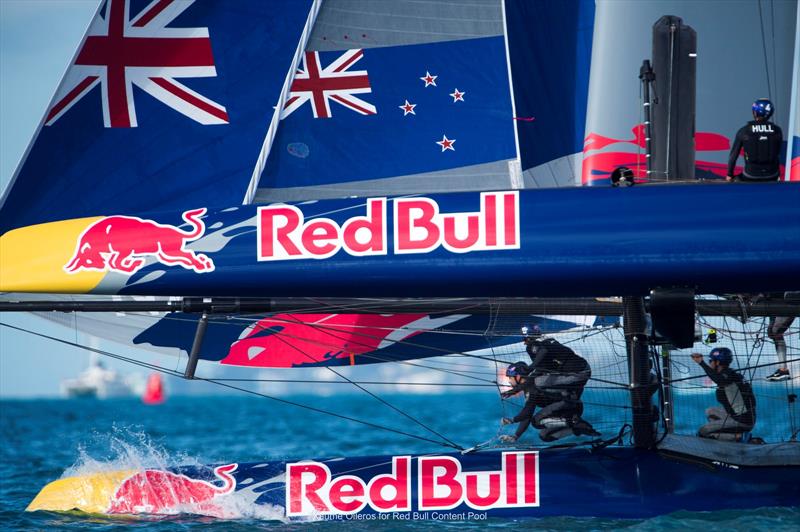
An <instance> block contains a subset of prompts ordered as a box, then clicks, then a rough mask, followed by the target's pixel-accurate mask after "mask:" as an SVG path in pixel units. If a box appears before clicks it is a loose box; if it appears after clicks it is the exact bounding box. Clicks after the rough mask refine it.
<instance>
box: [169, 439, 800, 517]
mask: <svg viewBox="0 0 800 532" xmlns="http://www.w3.org/2000/svg"><path fill="white" fill-rule="evenodd" d="M503 452H504V451H498V450H492V451H479V452H476V453H473V454H469V455H460V454H457V453H456V454H442V455H435V456H436V457H451V458H453V459H455V460H457V461H458V462H460V464H461V465H460V467H461V471H462V472H463V474H464V475H467V476H468V475H469V473H470V472H476V471H481V472H499V471H500V470H501V469H503V468H502V462H503V460H504V457H503V454H502V453H503ZM505 452H506V453H507V454H508V453H509V452H511V451H505ZM520 453H524V451H520ZM529 453H530V452H529ZM531 454H535V453H531ZM420 458H421V457H418V456H415V457H410V462H409V463H410V467H409V471H410V472H411V479H410V483H409V487H410V508H409V509H403V510H400V511H397V510H396V509H387V510H385V511H380V512H379V511H377V510H376V508H374V507H373V506H372V505H371V503H369V502H368V503H367V504H366V505H365V506H364V508H363V509H359V510H358V511H357V512H354V513H353V514H349V515H346V514H344V513H343V512H338V511H336V510H333V509H332V508H330V505H329V503H330V497H328V498H326V495H325V493H326V490H327V488H328V485H327V484H326V485H324V486H322V487H319V485H316V486H315V485H314V480H318V479H314V478H312V477H313V476H309V477H307V478H305V479H304V481H303V482H302V483H301V484H300V486H301V488H305V489H306V492H302V489H301V490H300V491H298V490H297V489H295V490H294V493H295V495H296V494H297V493H301V494H302V493H305V494H306V495H307V492H308V491H309V490H308V489H307V488H309V486H310V487H311V488H315V489H316V491H315V493H316V494H317V495H320V500H321V501H322V504H323V505H325V506H328V508H329V509H330V510H332V511H331V512H324V511H323V512H320V513H318V514H314V512H311V513H308V512H307V513H306V515H305V516H304V518H309V517H310V518H323V519H335V520H339V519H382V520H393V519H394V520H399V519H474V520H481V519H484V518H486V517H527V518H534V517H546V516H575V517H581V516H591V517H610V518H647V517H652V516H656V515H662V514H668V513H672V512H676V511H680V510H687V511H711V510H725V509H748V508H759V507H770V506H795V505H798V504H800V482H798V478H800V467H798V466H788V467H787V466H784V467H746V466H735V465H731V464H724V463H720V462H712V461H705V460H701V459H695V458H689V457H683V458H678V457H674V456H673V457H669V456H666V455H665V454H663V453H658V452H652V451H643V450H638V449H634V448H629V447H616V448H606V449H601V450H596V451H590V450H587V449H550V450H548V449H544V450H540V451H539V452H538V455H537V461H538V471H537V473H538V474H537V477H536V484H535V487H534V484H533V483H529V482H528V481H529V480H530V479H524V478H523V477H522V476H520V477H517V478H516V483H517V486H519V487H520V488H521V487H522V485H523V484H525V483H527V484H526V485H529V486H531V487H532V489H535V490H536V493H535V494H533V495H532V497H531V499H530V500H529V501H528V502H529V503H528V504H526V503H525V501H526V500H527V498H528V494H523V493H522V490H517V493H516V494H515V497H516V502H517V503H519V504H518V505H517V506H516V507H505V508H504V507H502V506H503V502H504V500H500V501H498V502H497V503H496V504H494V505H492V506H491V507H489V508H487V509H480V508H475V507H474V506H475V505H474V504H472V505H471V504H470V503H469V502H464V501H462V502H461V503H460V504H458V505H456V506H454V507H453V508H450V509H434V510H430V509H425V507H424V506H423V502H422V500H421V496H422V495H421V487H422V485H423V481H422V480H421V479H420V477H419V471H420V470H418V466H419V460H420ZM428 458H429V457H428ZM308 463H309V462H304V463H301V464H308ZM318 463H321V464H324V465H325V466H326V467H327V468H328V469H329V470H330V474H331V479H332V480H334V481H335V480H336V479H337V478H341V477H342V475H348V476H351V477H358V478H359V479H362V480H363V481H364V483H368V482H369V480H370V479H373V478H374V477H376V476H378V475H387V476H391V475H392V474H394V473H396V471H395V472H393V468H392V457H391V456H373V457H358V458H339V459H325V460H321V461H319V462H318ZM177 471H179V472H181V473H184V474H187V475H188V476H192V477H195V478H203V479H205V480H210V481H213V479H214V476H213V473H212V472H211V470H204V471H203V470H199V469H197V468H190V469H181V470H176V472H177ZM286 472H287V462H268V463H248V464H238V468H237V469H236V471H235V472H234V477H235V478H236V480H237V484H236V491H235V492H234V493H233V494H232V496H234V497H235V496H236V494H238V493H249V496H248V497H247V499H249V500H252V501H253V502H254V503H255V504H259V505H273V506H276V507H280V508H284V509H285V508H286V507H287V505H288V504H291V501H290V500H289V499H287V489H290V488H289V481H287V480H286V479H287V477H285V476H284V474H285V473H286ZM288 478H294V477H292V476H289V477H288ZM353 482H354V483H355V484H357V481H353ZM507 482H508V479H507V478H502V479H501V483H505V484H507ZM296 487H297V486H295V488H296ZM311 491H312V492H314V490H313V489H312V490H311ZM331 491H333V490H331ZM445 491H446V490H445ZM464 491H465V492H466V491H467V490H466V489H465V490H464ZM478 491H479V492H480V491H481V490H480V489H478ZM328 493H330V492H328ZM342 493H345V494H346V493H350V494H351V495H349V499H348V498H345V499H344V500H349V501H351V502H352V501H353V500H356V501H357V500H358V497H357V494H356V496H353V495H352V493H354V492H353V491H350V492H346V491H342ZM480 494H481V495H483V496H486V495H487V491H485V490H484V491H483V492H482V493H480ZM290 498H291V497H290ZM364 498H368V497H367V496H366V495H365V497H364ZM501 499H502V497H501ZM299 508H300V507H299V506H298V507H297V508H296V509H299ZM356 515H358V517H356Z"/></svg>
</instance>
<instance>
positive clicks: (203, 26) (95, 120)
mask: <svg viewBox="0 0 800 532" xmlns="http://www.w3.org/2000/svg"><path fill="white" fill-rule="evenodd" d="M310 6H311V0H258V1H247V2H245V1H243V0H237V1H236V2H205V1H204V2H194V3H192V2H151V1H149V0H147V1H145V0H109V1H108V2H106V3H105V4H104V5H103V6H102V7H101V9H100V11H99V13H98V15H97V17H96V18H95V20H94V21H93V22H92V24H91V26H90V28H89V30H88V33H87V36H86V37H85V39H84V41H83V43H82V44H81V48H80V49H79V50H78V52H77V54H76V57H75V60H74V61H73V64H72V65H71V66H70V68H69V70H68V71H67V73H66V75H65V77H64V79H63V80H62V83H61V85H60V87H59V91H58V92H57V94H56V96H55V97H54V99H53V102H52V103H51V106H50V108H49V109H48V111H47V115H46V117H45V123H44V125H43V126H42V128H41V130H40V132H39V134H38V136H37V137H36V138H35V139H34V141H33V144H32V146H31V148H30V150H29V153H28V154H27V157H26V158H25V160H24V161H23V163H22V165H21V166H20V168H19V169H18V172H17V175H16V176H15V178H14V181H13V183H12V185H11V186H10V187H9V190H8V192H7V194H6V197H5V198H4V201H3V204H2V210H0V233H2V232H5V231H7V230H9V229H13V228H15V227H21V226H25V225H32V224H36V223H41V222H47V221H52V220H60V219H65V218H77V217H82V216H94V215H102V214H109V213H112V212H114V213H117V212H136V211H140V210H154V209H155V210H160V209H165V210H167V209H178V210H180V209H186V208H192V207H195V206H197V205H199V204H202V205H209V204H213V205H217V206H231V205H236V204H239V203H241V202H242V199H243V198H244V194H245V191H246V189H247V185H248V183H249V181H250V179H251V176H252V173H253V167H254V165H255V161H256V159H257V156H258V152H259V150H260V148H261V144H262V141H263V138H264V134H265V132H266V130H267V127H268V125H269V122H270V119H271V117H272V114H273V109H274V106H275V105H276V103H277V102H278V99H279V94H280V90H281V87H282V86H283V83H284V81H285V79H286V75H287V73H288V72H289V70H290V68H291V64H292V57H293V55H294V53H295V50H296V49H297V45H298V41H299V39H300V35H301V33H302V30H303V28H304V26H305V23H306V20H307V18H308V14H309V9H310Z"/></svg>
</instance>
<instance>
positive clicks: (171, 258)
mask: <svg viewBox="0 0 800 532" xmlns="http://www.w3.org/2000/svg"><path fill="white" fill-rule="evenodd" d="M205 213H206V209H204V208H203V209H194V210H189V211H186V212H184V213H183V219H184V220H185V221H186V222H187V223H188V224H190V225H191V226H192V227H193V229H192V230H190V231H184V230H182V229H180V228H178V227H175V226H174V225H164V224H160V223H156V222H154V221H153V220H144V219H142V218H138V217H135V216H108V217H106V218H103V219H101V220H98V221H96V222H95V223H93V224H92V225H90V226H89V227H87V228H86V230H85V231H83V233H81V236H80V237H79V238H78V244H77V245H76V246H75V253H74V255H73V256H72V258H71V259H70V260H69V262H68V263H67V264H66V265H65V266H64V271H65V272H67V273H76V272H78V271H80V270H100V271H113V272H118V273H124V274H129V275H130V274H133V273H135V272H137V271H139V270H140V269H141V268H142V267H143V266H144V265H145V260H146V258H147V257H153V258H155V259H156V260H157V261H158V262H160V263H161V264H165V265H167V266H182V267H183V268H186V269H188V270H194V271H195V272H197V273H204V272H212V271H214V262H213V261H212V260H211V259H210V258H208V257H207V256H205V255H203V254H200V253H195V252H194V251H192V250H189V249H185V248H184V246H185V245H186V243H188V242H191V241H192V240H197V239H198V238H200V237H202V236H203V234H205V231H206V226H205V224H204V223H203V220H202V219H201V216H203V215H204V214H205Z"/></svg>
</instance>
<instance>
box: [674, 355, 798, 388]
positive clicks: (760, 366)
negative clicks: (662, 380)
mask: <svg viewBox="0 0 800 532" xmlns="http://www.w3.org/2000/svg"><path fill="white" fill-rule="evenodd" d="M797 361H800V358H791V359H789V358H787V359H786V363H787V364H788V363H791V362H797ZM778 364H782V362H768V363H766V364H759V365H757V366H752V367H744V368H739V371H745V370H750V369H759V368H766V367H769V366H777V365H778ZM705 376H706V375H705V373H704V374H702V375H692V376H690V377H683V378H680V379H674V380H671V381H670V384H673V383H676V382H682V381H688V380H692V379H702V378H703V377H705Z"/></svg>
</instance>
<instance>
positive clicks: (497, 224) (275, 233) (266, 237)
mask: <svg viewBox="0 0 800 532" xmlns="http://www.w3.org/2000/svg"><path fill="white" fill-rule="evenodd" d="M392 203H393V204H394V209H393V215H394V220H393V221H394V245H393V249H392V251H393V253H394V254H412V253H430V252H432V251H434V250H436V249H439V248H444V249H446V250H447V251H450V252H452V253H468V252H471V251H492V250H502V249H519V245H520V244H519V243H520V236H519V194H518V193H517V192H484V193H482V194H481V207H480V210H479V211H478V212H459V213H442V212H440V209H439V204H438V203H437V202H436V201H435V200H433V199H429V198H398V199H394V200H392ZM387 217H388V206H387V200H386V198H373V199H369V200H367V205H366V215H365V216H355V217H352V218H350V219H348V220H346V221H345V222H344V223H343V224H342V225H339V224H338V223H336V222H335V221H334V220H331V219H329V218H322V217H317V218H313V219H310V220H306V219H305V216H304V215H303V211H301V210H300V209H298V208H297V207H295V206H292V205H276V206H270V207H260V208H259V209H258V260H260V261H279V260H293V259H326V258H328V257H331V256H333V255H335V254H336V253H338V252H339V251H342V250H344V252H345V253H347V254H349V255H353V256H356V257H362V256H372V255H386V254H388V253H389V243H388V240H387V227H388V221H387Z"/></svg>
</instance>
